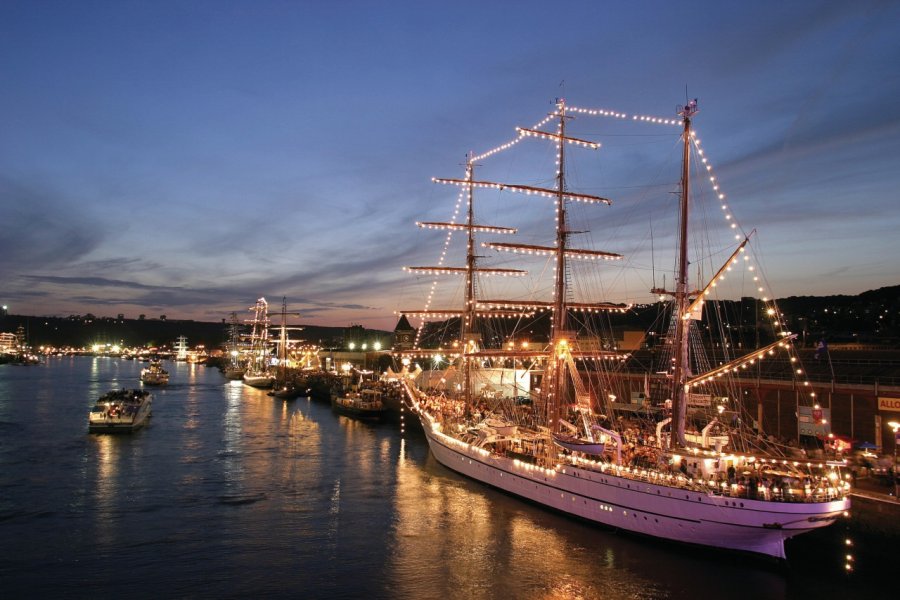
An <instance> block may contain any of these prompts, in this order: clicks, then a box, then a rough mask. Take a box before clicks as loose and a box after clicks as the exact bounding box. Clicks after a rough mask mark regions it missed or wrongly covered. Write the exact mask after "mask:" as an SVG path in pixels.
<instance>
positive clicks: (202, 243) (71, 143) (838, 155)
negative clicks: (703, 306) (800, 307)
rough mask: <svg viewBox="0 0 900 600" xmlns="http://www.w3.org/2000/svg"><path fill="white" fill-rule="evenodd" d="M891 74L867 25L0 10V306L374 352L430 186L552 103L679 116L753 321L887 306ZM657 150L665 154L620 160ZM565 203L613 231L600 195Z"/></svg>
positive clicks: (843, 9)
mask: <svg viewBox="0 0 900 600" xmlns="http://www.w3.org/2000/svg"><path fill="white" fill-rule="evenodd" d="M898 65H900V3H897V2H890V1H882V2H879V1H867V0H862V1H860V2H833V1H826V2H768V1H760V2H711V1H710V2H690V1H687V2H686V1H680V2H656V1H648V2H625V1H622V2H608V1H591V2H580V1H573V2H564V3H553V2H531V1H520V2H484V1H482V2H467V1H457V2H430V1H427V0H420V1H414V2H401V1H390V2H388V1H385V2H376V1H368V2H366V1H333V2H324V1H322V2H313V1H293V2H288V1H267V0H259V1H245V2H238V1H233V2H228V1H209V2H202V1H191V2H173V1H172V2H170V1H147V2H133V1H110V2H98V1H80V2H52V1H43V0H40V1H34V0H27V1H17V0H6V1H4V2H2V3H0V73H2V87H3V93H2V94H0V123H2V127H0V201H2V235H0V256H2V260H0V282H2V285H0V303H2V304H6V305H8V306H9V312H10V313H13V314H30V315H58V316H66V315H70V314H83V313H87V312H92V313H94V314H97V315H108V316H115V315H116V314H118V313H124V314H125V315H126V316H127V317H133V318H136V317H137V315H138V314H139V313H146V314H147V315H148V316H149V315H157V314H166V315H167V316H168V318H170V319H179V318H180V319H198V320H210V321H218V320H220V319H222V318H225V317H227V315H228V313H230V312H231V311H232V310H244V309H246V308H247V307H249V306H251V305H252V304H253V303H254V301H255V300H256V298H257V297H259V296H266V297H267V298H269V300H270V302H272V303H273V304H275V303H277V304H280V299H281V297H282V296H284V297H286V298H287V302H288V304H289V306H290V307H291V308H292V310H297V311H300V312H301V313H302V314H303V319H302V320H304V321H306V322H308V323H310V324H317V325H336V326H345V325H349V324H350V323H360V324H362V325H363V326H365V327H367V328H381V329H392V328H393V326H394V324H395V322H396V318H397V317H396V316H395V315H394V312H395V311H397V310H398V309H400V308H412V307H411V306H409V304H408V303H409V302H410V301H415V300H416V298H418V297H419V296H416V293H418V292H416V293H414V292H411V289H412V287H413V286H414V283H415V282H414V281H410V279H411V277H410V275H409V274H406V273H404V272H403V271H402V267H403V266H404V265H415V264H419V265H425V264H433V263H434V262H435V260H436V259H437V257H438V255H439V254H440V252H441V244H442V240H443V238H442V237H441V236H440V235H427V233H426V232H422V231H420V230H419V229H417V228H416V227H415V222H416V221H417V220H447V219H449V218H450V217H451V212H452V210H453V206H454V201H455V198H456V193H457V190H455V189H452V188H448V187H445V186H437V185H434V184H433V183H432V182H431V177H433V176H437V177H461V176H462V167H461V166H460V165H461V164H462V163H463V162H464V159H465V154H466V152H468V151H474V152H476V153H479V152H484V151H486V150H489V149H491V148H493V147H495V146H497V145H499V144H502V143H504V142H506V141H509V140H511V139H513V138H514V137H515V131H514V128H515V127H516V126H525V127H530V126H532V125H534V124H535V123H537V122H538V121H540V120H541V119H542V118H543V117H544V116H545V115H546V114H547V113H548V112H549V111H551V110H552V108H553V101H554V99H555V98H557V97H565V98H566V100H567V102H569V103H570V104H572V105H575V106H578V107H584V108H603V109H611V110H615V111H622V112H625V113H628V114H629V115H631V114H639V115H653V116H659V117H664V118H674V117H675V107H676V105H678V104H683V103H684V101H685V97H686V93H687V95H688V96H690V97H691V98H694V97H696V98H699V102H700V108H701V110H700V113H699V114H698V115H697V118H696V120H695V124H696V128H697V131H698V133H699V135H700V137H701V138H702V140H703V148H704V150H705V151H706V153H707V155H708V156H709V158H710V160H711V162H712V163H713V164H715V172H716V175H717V177H718V178H719V181H720V182H721V185H722V186H723V188H724V189H726V190H727V191H728V199H729V200H728V201H729V202H730V205H731V210H733V212H734V214H735V216H736V217H737V218H739V219H740V220H741V223H742V226H743V227H745V228H747V229H752V228H756V227H759V230H760V234H759V235H760V237H762V239H763V240H764V241H765V244H766V250H765V258H766V262H767V267H768V272H769V280H768V283H769V284H771V288H772V290H773V293H774V294H775V295H776V296H777V297H784V296H791V295H830V294H858V293H860V292H863V291H866V290H869V289H875V288H878V287H883V286H888V285H897V284H900V263H898V257H900V234H898V231H900V204H898V195H900V192H898V190H900V100H898V99H900V67H898ZM581 123H582V120H579V124H581ZM604 127H606V124H605V123H604V122H603V121H602V120H595V121H591V122H589V123H586V124H585V125H584V129H583V131H584V132H585V137H591V138H592V139H601V141H603V143H604V149H601V150H600V151H598V154H597V163H596V164H597V165H598V167H597V169H604V170H609V171H610V172H611V171H614V170H619V171H621V167H623V166H624V165H626V164H627V159H628V158H629V154H630V152H631V150H630V149H629V148H630V146H628V145H627V144H625V143H622V142H619V144H618V146H617V140H622V139H623V138H616V137H615V135H614V134H610V133H609V131H608V130H606V129H604ZM648 127H650V126H648ZM658 134H659V135H662V134H664V135H666V136H669V137H668V138H662V139H661V142H662V145H665V146H666V150H671V148H673V147H675V145H676V144H677V134H678V128H677V127H674V128H673V127H670V128H669V129H663V126H658V127H657V128H656V129H647V130H643V131H641V132H638V134H637V135H639V136H644V137H643V138H641V137H635V138H628V140H633V141H634V142H635V143H637V142H639V141H642V140H643V141H647V140H649V139H650V137H649V136H653V135H658ZM606 135H609V137H606V138H604V136H606ZM606 147H609V148H611V151H610V152H608V153H607V154H604V152H605V148H606ZM615 150H619V151H620V152H619V154H618V155H617V154H616V152H615ZM635 152H637V151H635ZM641 152H643V150H642V151H641ZM641 156H643V155H642V154H634V155H632V156H631V157H633V158H641ZM604 160H609V161H610V162H607V163H604V162H603V161H604ZM659 160H660V162H659V163H658V164H657V163H654V164H653V165H652V168H653V169H654V171H653V173H652V174H651V175H652V178H654V179H653V181H656V182H663V183H665V182H670V181H674V180H675V179H677V172H676V171H673V172H672V173H670V174H669V175H667V176H666V177H663V178H662V179H659V177H660V175H659V173H658V172H657V171H661V170H664V169H665V168H666V167H660V166H659V165H668V166H671V165H670V164H669V163H666V162H665V160H666V159H665V158H660V159H659ZM632 162H634V161H632ZM638 162H640V161H638ZM632 166H634V165H632ZM588 168H594V167H590V166H585V167H582V166H581V165H579V169H582V170H584V169H588ZM676 169H677V165H676ZM605 172H606V171H604V173H605ZM583 179H584V182H585V183H586V184H587V186H588V187H589V188H590V189H589V190H588V193H598V194H600V195H609V196H618V197H619V198H621V197H622V196H625V197H626V200H625V201H624V202H625V205H626V206H627V195H628V193H631V192H628V193H626V192H625V190H628V189H629V188H628V185H627V184H626V183H624V182H623V181H621V180H619V179H616V178H613V177H610V178H608V179H604V180H603V181H601V182H599V183H597V182H594V181H593V179H592V178H591V176H589V175H585V177H584V178H583ZM604 181H605V182H606V183H608V184H609V187H610V189H602V188H603V185H604ZM523 183H534V182H533V181H532V182H523ZM644 183H646V182H645V181H644V180H641V181H640V182H638V183H636V184H635V185H644ZM617 206H618V207H621V206H623V205H622V204H621V203H620V204H617V205H614V206H613V207H610V208H609V209H607V210H609V211H614V210H616V208H617ZM608 214H609V215H615V214H618V213H615V212H609V213H608ZM502 216H503V215H502V213H500V212H495V213H494V215H492V216H491V218H490V220H491V221H492V224H496V225H505V224H507V223H503V222H497V221H500V220H502ZM591 229H592V231H593V234H592V235H593V237H592V239H593V240H594V241H595V242H598V243H597V244H596V245H597V246H598V247H599V248H600V249H609V248H607V247H606V244H605V243H604V236H603V233H602V231H603V224H602V223H596V224H594V223H591ZM604 285H605V286H606V289H607V291H608V292H609V293H610V294H611V295H612V296H617V295H618V296H619V297H618V298H614V299H625V300H629V301H641V300H642V299H645V298H650V297H651V296H650V295H649V292H648V289H646V286H645V285H644V282H627V281H626V282H625V283H623V286H622V289H618V288H616V283H615V282H609V283H607V284H604ZM639 290H640V291H639Z"/></svg>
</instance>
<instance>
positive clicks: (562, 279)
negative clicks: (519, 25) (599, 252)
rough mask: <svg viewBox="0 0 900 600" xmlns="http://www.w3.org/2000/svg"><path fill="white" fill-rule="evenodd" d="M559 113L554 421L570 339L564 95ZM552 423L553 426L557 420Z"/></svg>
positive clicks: (551, 415)
mask: <svg viewBox="0 0 900 600" xmlns="http://www.w3.org/2000/svg"><path fill="white" fill-rule="evenodd" d="M556 110H557V114H558V116H559V139H558V141H557V160H558V161H559V164H558V165H557V172H556V192H557V193H556V281H555V285H554V292H553V294H554V298H553V332H552V335H551V342H550V345H551V352H552V354H551V356H552V359H551V360H552V365H553V379H552V385H551V387H550V397H549V399H548V400H549V402H548V407H547V411H548V416H549V418H550V419H551V420H552V421H555V420H556V419H559V418H560V412H561V411H562V405H563V402H562V394H563V392H564V389H565V385H564V384H565V382H564V379H563V373H564V371H565V358H564V354H563V352H562V350H563V349H562V348H557V345H558V344H562V343H563V341H564V340H565V339H566V333H565V329H566V316H567V315H566V312H568V311H567V308H566V243H567V241H568V231H567V229H566V197H565V191H566V154H565V153H566V142H565V139H566V103H565V100H564V99H562V98H560V99H559V100H558V101H557V105H556ZM552 421H551V422H550V423H548V424H549V425H550V427H551V428H552V427H553V422H552Z"/></svg>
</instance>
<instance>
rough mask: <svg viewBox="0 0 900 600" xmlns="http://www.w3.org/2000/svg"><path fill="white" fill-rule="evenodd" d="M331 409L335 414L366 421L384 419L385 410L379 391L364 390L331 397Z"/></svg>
mask: <svg viewBox="0 0 900 600" xmlns="http://www.w3.org/2000/svg"><path fill="white" fill-rule="evenodd" d="M331 408H333V409H334V410H335V411H336V412H339V413H341V414H342V415H346V416H348V417H353V418H354V419H362V420H368V421H378V420H381V418H382V417H384V414H385V412H386V409H385V407H384V402H382V401H381V391H380V390H372V389H365V390H362V391H361V392H358V393H356V392H353V393H350V394H347V395H345V396H332V397H331Z"/></svg>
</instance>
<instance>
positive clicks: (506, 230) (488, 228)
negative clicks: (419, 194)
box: [416, 221, 518, 235]
mask: <svg viewBox="0 0 900 600" xmlns="http://www.w3.org/2000/svg"><path fill="white" fill-rule="evenodd" d="M416 226H418V227H420V228H422V229H451V230H453V231H468V230H469V229H471V230H472V231H477V232H479V233H496V234H501V235H502V234H513V233H516V232H518V229H516V228H515V227H497V226H495V225H472V226H469V225H466V224H465V223H441V222H437V221H416Z"/></svg>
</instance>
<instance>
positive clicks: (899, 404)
mask: <svg viewBox="0 0 900 600" xmlns="http://www.w3.org/2000/svg"><path fill="white" fill-rule="evenodd" d="M878 410H893V411H897V412H900V398H881V397H879V398H878Z"/></svg>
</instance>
